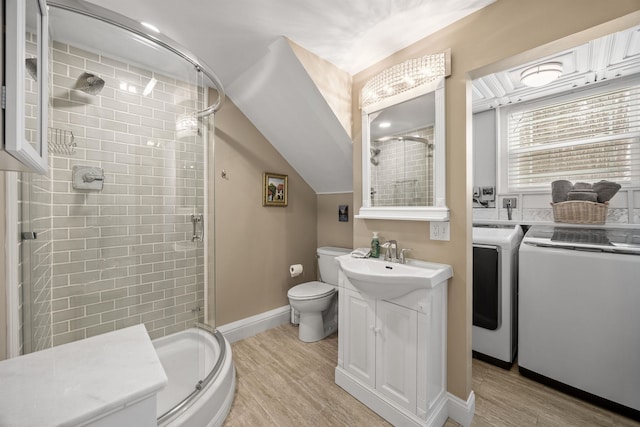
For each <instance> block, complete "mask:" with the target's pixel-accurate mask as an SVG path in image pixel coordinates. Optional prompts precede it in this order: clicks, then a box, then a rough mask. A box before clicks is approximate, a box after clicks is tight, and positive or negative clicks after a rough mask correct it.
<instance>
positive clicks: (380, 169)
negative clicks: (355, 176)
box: [371, 126, 433, 206]
mask: <svg viewBox="0 0 640 427" xmlns="http://www.w3.org/2000/svg"><path fill="white" fill-rule="evenodd" d="M411 134H412V135H414V136H418V137H421V138H425V139H427V140H429V141H433V126H431V127H428V128H425V129H421V130H417V131H415V132H411ZM371 147H372V148H373V149H378V150H380V152H379V154H378V155H377V156H376V160H377V162H378V164H377V165H375V164H372V165H371V171H372V180H371V184H372V190H373V192H374V194H373V197H372V206H432V205H433V150H432V149H431V148H430V146H429V145H426V144H423V143H421V142H414V141H395V140H391V141H384V142H373V143H372V144H371Z"/></svg>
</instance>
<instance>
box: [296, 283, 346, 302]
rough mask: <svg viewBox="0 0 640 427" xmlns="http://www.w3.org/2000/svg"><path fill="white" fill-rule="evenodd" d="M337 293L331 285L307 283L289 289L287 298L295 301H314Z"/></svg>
mask: <svg viewBox="0 0 640 427" xmlns="http://www.w3.org/2000/svg"><path fill="white" fill-rule="evenodd" d="M335 291H336V288H334V287H333V286H331V285H327V284H326V283H322V282H307V283H303V284H301V285H297V286H294V287H293V288H291V289H289V292H287V296H288V297H289V298H293V299H314V298H321V297H324V296H327V295H329V294H331V293H333V292H335Z"/></svg>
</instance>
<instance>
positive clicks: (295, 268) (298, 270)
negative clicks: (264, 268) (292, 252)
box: [289, 264, 303, 277]
mask: <svg viewBox="0 0 640 427" xmlns="http://www.w3.org/2000/svg"><path fill="white" fill-rule="evenodd" d="M302 270H303V268H302V264H293V265H292V266H291V267H289V273H291V277H296V276H299V275H301V274H302Z"/></svg>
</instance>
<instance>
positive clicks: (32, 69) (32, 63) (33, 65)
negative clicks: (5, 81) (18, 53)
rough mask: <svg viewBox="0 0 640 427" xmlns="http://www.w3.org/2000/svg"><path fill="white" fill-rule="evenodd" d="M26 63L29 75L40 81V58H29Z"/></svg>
mask: <svg viewBox="0 0 640 427" xmlns="http://www.w3.org/2000/svg"><path fill="white" fill-rule="evenodd" d="M24 63H25V67H26V68H27V71H28V72H29V75H30V76H31V77H32V78H33V80H35V81H38V60H37V59H36V58H27V59H25V60H24Z"/></svg>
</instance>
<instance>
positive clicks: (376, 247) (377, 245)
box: [371, 231, 380, 258]
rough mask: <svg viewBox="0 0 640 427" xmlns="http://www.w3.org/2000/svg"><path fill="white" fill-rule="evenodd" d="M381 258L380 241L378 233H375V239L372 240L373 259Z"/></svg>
mask: <svg viewBox="0 0 640 427" xmlns="http://www.w3.org/2000/svg"><path fill="white" fill-rule="evenodd" d="M379 256H380V240H379V239H378V232H377V231H374V232H373V238H372V239H371V258H378V257H379Z"/></svg>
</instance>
